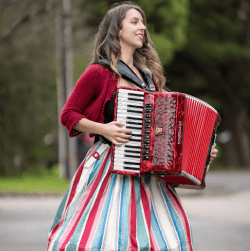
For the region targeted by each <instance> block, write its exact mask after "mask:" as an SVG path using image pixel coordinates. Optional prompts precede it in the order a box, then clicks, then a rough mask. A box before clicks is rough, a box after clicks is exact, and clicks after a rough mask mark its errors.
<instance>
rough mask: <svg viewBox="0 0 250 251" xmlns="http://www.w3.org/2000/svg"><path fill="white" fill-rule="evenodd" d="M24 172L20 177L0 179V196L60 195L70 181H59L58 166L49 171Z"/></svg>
mask: <svg viewBox="0 0 250 251" xmlns="http://www.w3.org/2000/svg"><path fill="white" fill-rule="evenodd" d="M36 170H37V172H35V173H34V171H30V172H27V171H26V172H25V173H23V174H22V176H21V177H12V178H3V177H2V178H0V194H7V195H9V194H25V195H27V194H28V195H29V194H33V195H34V194H35V195H38V194H39V195H56V194H59V195H62V194H64V193H65V192H66V190H67V188H68V186H69V184H70V181H65V180H62V179H60V177H59V172H58V166H54V167H53V168H51V170H43V171H42V170H41V169H40V170H39V169H36Z"/></svg>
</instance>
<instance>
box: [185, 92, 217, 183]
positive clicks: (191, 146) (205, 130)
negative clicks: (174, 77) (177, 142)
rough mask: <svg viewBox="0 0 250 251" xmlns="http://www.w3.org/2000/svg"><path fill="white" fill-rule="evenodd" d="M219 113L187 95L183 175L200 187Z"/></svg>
mask: <svg viewBox="0 0 250 251" xmlns="http://www.w3.org/2000/svg"><path fill="white" fill-rule="evenodd" d="M216 117H217V113H216V112H215V111H214V110H213V109H210V108H209V107H208V106H206V105H204V103H203V102H201V101H200V100H198V99H195V98H192V97H189V96H188V95H187V98H186V104H185V120H184V121H185V122H184V124H185V126H184V138H183V158H182V173H183V174H184V175H187V177H188V178H190V179H192V180H194V182H195V183H196V184H197V185H200V184H201V182H202V179H203V176H204V172H205V166H206V158H207V155H208V149H209V145H210V141H211V137H212V134H213V130H214V123H215V120H216Z"/></svg>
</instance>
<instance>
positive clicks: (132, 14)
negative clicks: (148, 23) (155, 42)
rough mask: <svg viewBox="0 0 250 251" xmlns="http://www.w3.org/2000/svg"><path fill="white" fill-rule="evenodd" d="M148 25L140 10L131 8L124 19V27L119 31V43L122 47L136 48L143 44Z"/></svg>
mask: <svg viewBox="0 0 250 251" xmlns="http://www.w3.org/2000/svg"><path fill="white" fill-rule="evenodd" d="M145 30H146V27H145V25H144V20H143V19H142V15H141V13H140V12H139V11H137V10H135V9H129V10H128V11H127V12H126V16H125V18H124V19H123V21H122V29H121V30H120V31H119V43H120V45H121V47H124V48H126V47H132V48H133V49H134V50H135V49H137V48H141V47H142V45H143V40H144V35H145Z"/></svg>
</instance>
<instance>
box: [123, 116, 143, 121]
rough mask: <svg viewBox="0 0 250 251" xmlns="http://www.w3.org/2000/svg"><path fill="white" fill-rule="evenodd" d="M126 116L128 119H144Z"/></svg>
mask: <svg viewBox="0 0 250 251" xmlns="http://www.w3.org/2000/svg"><path fill="white" fill-rule="evenodd" d="M126 118H127V119H133V120H140V121H142V119H141V118H136V117H132V116H127V117H126Z"/></svg>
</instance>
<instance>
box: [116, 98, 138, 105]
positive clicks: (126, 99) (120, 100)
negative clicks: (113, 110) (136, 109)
mask: <svg viewBox="0 0 250 251" xmlns="http://www.w3.org/2000/svg"><path fill="white" fill-rule="evenodd" d="M129 98H130V97H119V101H118V103H119V102H130V103H132V102H133V104H136V103H137V104H143V100H141V99H140V98H136V99H138V100H129ZM131 98H132V97H131Z"/></svg>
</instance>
